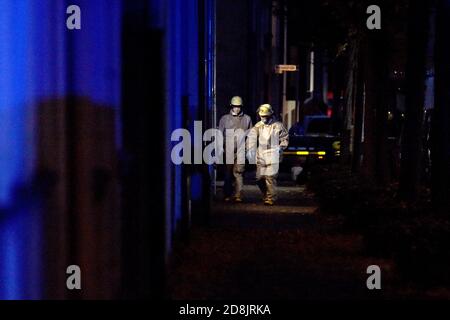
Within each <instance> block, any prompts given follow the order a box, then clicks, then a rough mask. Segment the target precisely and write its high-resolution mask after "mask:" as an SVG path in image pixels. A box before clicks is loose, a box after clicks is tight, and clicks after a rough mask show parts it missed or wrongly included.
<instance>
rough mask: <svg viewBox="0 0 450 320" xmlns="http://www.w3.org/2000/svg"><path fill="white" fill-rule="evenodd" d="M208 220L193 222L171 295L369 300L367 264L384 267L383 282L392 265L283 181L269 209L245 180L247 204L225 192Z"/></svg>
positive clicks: (174, 268)
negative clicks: (227, 199)
mask: <svg viewBox="0 0 450 320" xmlns="http://www.w3.org/2000/svg"><path fill="white" fill-rule="evenodd" d="M218 191H219V192H218V195H217V199H216V200H215V201H214V204H213V213H212V219H211V224H210V225H209V226H208V227H194V228H193V230H192V235H191V239H190V242H189V244H184V245H180V246H179V247H177V248H176V249H175V254H174V257H173V260H172V263H171V269H170V271H169V274H170V277H169V289H168V291H169V296H170V297H171V298H174V299H208V300H210V299H313V300H314V299H341V298H343V299H345V298H355V299H358V298H368V297H370V298H372V297H375V298H377V297H379V296H380V295H379V294H377V293H374V292H368V290H367V288H366V278H367V274H366V268H367V266H369V265H371V264H378V265H380V266H381V267H382V268H383V270H384V273H383V279H384V281H386V279H387V280H389V277H390V274H391V269H392V266H391V265H390V264H389V262H387V261H382V260H379V259H378V260H377V259H374V258H369V257H365V256H364V254H363V243H362V238H361V237H360V236H359V235H355V234H342V233H341V232H340V231H339V221H334V220H333V218H330V217H322V216H321V215H320V214H319V213H318V210H317V205H316V203H315V201H314V198H313V196H312V195H311V194H309V193H307V192H305V189H304V188H301V187H298V186H295V185H293V184H292V183H290V182H282V183H281V186H280V188H279V201H278V202H277V204H276V205H275V206H273V207H267V206H264V205H263V204H262V202H261V195H260V193H259V190H258V189H257V188H256V187H255V186H253V185H248V184H247V185H246V187H245V189H244V192H245V201H244V203H242V204H229V203H225V202H223V201H222V200H221V199H222V195H221V193H220V192H221V189H220V188H219V189H218Z"/></svg>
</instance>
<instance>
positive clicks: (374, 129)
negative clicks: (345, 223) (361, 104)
mask: <svg viewBox="0 0 450 320" xmlns="http://www.w3.org/2000/svg"><path fill="white" fill-rule="evenodd" d="M367 40H368V47H367V48H368V53H367V54H366V59H365V66H364V70H365V79H366V90H365V92H366V105H365V109H364V146H363V162H362V170H361V173H362V174H363V175H364V176H365V177H366V178H367V179H369V180H371V181H374V182H377V183H378V184H379V185H384V184H385V183H386V182H387V138H386V126H387V104H386V91H387V90H386V87H387V83H388V77H389V72H388V58H387V47H388V46H387V34H386V32H385V31H384V30H383V29H382V30H376V31H368V34H367Z"/></svg>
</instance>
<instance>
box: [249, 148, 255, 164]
mask: <svg viewBox="0 0 450 320" xmlns="http://www.w3.org/2000/svg"><path fill="white" fill-rule="evenodd" d="M247 160H248V162H250V163H251V164H254V163H255V162H256V151H255V150H249V151H248V152H247Z"/></svg>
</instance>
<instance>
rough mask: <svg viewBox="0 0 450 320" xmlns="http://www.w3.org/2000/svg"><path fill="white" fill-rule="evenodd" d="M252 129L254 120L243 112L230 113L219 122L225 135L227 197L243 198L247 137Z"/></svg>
mask: <svg viewBox="0 0 450 320" xmlns="http://www.w3.org/2000/svg"><path fill="white" fill-rule="evenodd" d="M251 127H252V119H251V118H250V117H249V116H248V115H246V114H244V113H243V112H241V113H240V114H239V115H237V116H234V115H233V114H232V113H231V112H230V113H229V114H226V115H224V116H223V117H222V118H221V119H220V121H219V130H220V131H221V132H222V134H223V137H224V145H225V157H224V163H225V181H224V194H225V197H231V196H235V197H241V193H242V187H243V186H244V178H243V174H244V171H245V137H246V135H247V133H248V131H249V130H250V128H251ZM233 182H234V190H233ZM233 191H234V194H233Z"/></svg>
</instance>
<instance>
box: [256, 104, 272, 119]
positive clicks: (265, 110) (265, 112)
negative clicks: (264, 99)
mask: <svg viewBox="0 0 450 320" xmlns="http://www.w3.org/2000/svg"><path fill="white" fill-rule="evenodd" d="M258 114H259V116H260V117H269V116H271V115H273V109H272V106H271V105H270V104H263V105H261V106H260V107H259V108H258Z"/></svg>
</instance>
